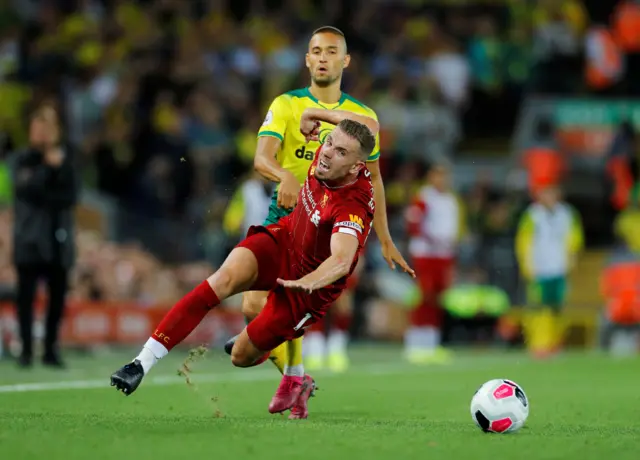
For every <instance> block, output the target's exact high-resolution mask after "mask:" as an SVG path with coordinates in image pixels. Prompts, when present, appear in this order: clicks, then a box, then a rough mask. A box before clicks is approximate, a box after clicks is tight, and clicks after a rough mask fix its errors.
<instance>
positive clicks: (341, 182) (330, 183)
mask: <svg viewBox="0 0 640 460" xmlns="http://www.w3.org/2000/svg"><path fill="white" fill-rule="evenodd" d="M358 174H359V173H356V174H349V175H348V176H345V177H343V178H342V179H337V180H325V181H323V182H324V184H325V185H326V186H327V187H329V188H342V187H347V186H349V185H351V184H354V183H355V182H356V181H357V180H358Z"/></svg>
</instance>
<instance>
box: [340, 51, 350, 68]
mask: <svg viewBox="0 0 640 460" xmlns="http://www.w3.org/2000/svg"><path fill="white" fill-rule="evenodd" d="M350 63H351V55H350V54H345V55H344V61H343V65H342V68H343V69H346V68H347V67H349V64H350Z"/></svg>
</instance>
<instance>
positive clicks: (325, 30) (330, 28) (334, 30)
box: [311, 26, 347, 53]
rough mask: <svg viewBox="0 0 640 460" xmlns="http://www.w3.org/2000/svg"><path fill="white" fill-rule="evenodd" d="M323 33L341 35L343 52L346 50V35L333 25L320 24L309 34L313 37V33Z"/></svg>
mask: <svg viewBox="0 0 640 460" xmlns="http://www.w3.org/2000/svg"><path fill="white" fill-rule="evenodd" d="M323 33H327V34H333V35H337V36H338V37H342V40H343V41H344V51H345V53H346V52H347V37H345V36H344V32H343V31H341V30H340V29H338V28H337V27H333V26H322V27H318V28H317V29H316V30H314V31H313V33H312V34H311V36H312V37H313V36H314V35H317V34H323Z"/></svg>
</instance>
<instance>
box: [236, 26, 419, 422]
mask: <svg viewBox="0 0 640 460" xmlns="http://www.w3.org/2000/svg"><path fill="white" fill-rule="evenodd" d="M350 59H351V58H350V56H349V54H348V53H347V45H346V40H345V37H344V34H343V33H342V32H341V31H340V30H338V29H336V28H334V27H322V28H320V29H317V30H316V31H315V32H314V33H313V35H312V37H311V40H310V41H309V49H308V52H307V54H306V56H305V63H306V66H307V68H308V69H309V73H310V75H311V85H310V86H309V87H307V88H303V89H298V90H294V91H290V92H287V93H284V94H281V95H280V96H278V97H276V98H275V99H274V100H273V102H272V103H271V106H270V107H269V109H268V111H267V114H266V116H265V119H264V122H263V124H262V126H261V128H260V130H259V132H258V145H257V148H256V155H255V158H254V167H255V169H256V171H258V172H259V173H260V174H261V175H262V176H264V177H265V178H267V179H269V180H272V181H274V182H277V183H278V187H277V189H276V192H275V193H274V195H273V199H272V201H271V205H270V208H269V215H268V217H267V219H266V221H265V223H264V224H265V225H267V224H271V223H275V222H277V221H278V220H279V219H280V218H282V217H284V216H286V215H288V214H289V213H291V211H292V210H293V208H294V206H295V204H296V201H297V197H298V192H299V191H300V188H301V185H302V184H303V183H304V180H305V178H306V175H307V172H308V170H309V167H310V165H311V163H312V161H313V157H314V153H315V151H316V150H317V149H318V147H319V146H320V144H321V143H322V142H323V141H324V138H325V136H326V135H327V134H328V133H329V132H330V130H331V129H333V127H334V126H335V125H337V124H338V123H339V122H340V120H341V119H344V118H349V119H352V120H354V121H358V122H360V123H363V124H365V125H370V124H371V123H370V122H371V121H373V122H374V123H375V124H377V117H376V114H375V112H374V111H373V110H371V109H370V108H368V107H367V106H365V105H364V104H362V103H361V102H359V101H357V100H356V99H354V98H352V97H350V96H348V95H347V94H345V93H343V92H342V91H341V81H342V74H343V70H344V68H346V67H348V65H349V62H350ZM305 111H313V113H314V116H313V120H316V121H320V122H321V124H320V127H319V131H318V136H317V140H309V141H308V139H306V138H305V136H304V135H303V134H302V133H301V132H300V123H301V120H302V118H303V113H305ZM372 119H373V120H372ZM379 156H380V142H379V137H378V136H377V135H376V146H375V149H374V150H373V152H372V154H371V156H370V157H369V159H368V163H367V167H368V169H369V171H370V172H371V180H372V184H373V186H374V191H375V201H376V213H375V216H374V223H373V227H374V230H375V231H376V234H377V236H378V240H379V241H380V245H381V248H382V254H383V257H384V258H385V260H386V261H387V263H388V264H389V266H390V267H391V268H392V269H395V267H396V264H397V265H399V266H400V267H401V268H402V269H403V270H404V271H405V272H407V273H409V274H410V275H411V276H414V277H415V274H414V272H413V270H412V269H411V267H410V266H409V265H408V264H407V262H406V261H405V260H404V258H403V257H402V255H401V254H400V252H399V251H398V249H397V248H396V246H395V244H394V243H393V241H392V239H391V235H390V234H389V228H388V222H387V215H386V205H385V196H384V185H383V183H382V178H381V175H380V168H379V166H378V162H377V159H378V158H379ZM266 297H267V293H266V292H265V293H263V292H246V293H244V295H243V300H242V312H243V314H244V315H245V318H246V319H247V321H251V320H252V319H253V318H255V317H256V316H257V315H258V313H259V312H260V311H261V310H262V308H263V307H264V305H265V302H266ZM234 341H235V338H232V339H231V340H229V341H228V342H227V344H226V345H225V351H226V352H227V353H229V354H231V350H232V348H233V343H234ZM270 360H271V361H272V362H273V363H274V364H275V365H276V367H278V369H279V370H280V372H281V373H282V376H283V377H282V380H281V383H280V386H279V387H278V390H277V391H276V394H275V396H274V397H273V399H272V401H271V404H270V406H269V407H270V410H271V409H272V406H274V405H275V406H277V407H278V408H282V407H288V408H290V409H291V415H290V416H289V418H293V419H300V418H307V401H308V399H309V396H311V395H312V394H313V391H314V388H315V382H314V381H313V379H312V378H311V377H310V376H309V375H306V374H305V373H304V366H303V363H302V338H299V339H295V340H292V341H289V342H286V343H284V344H282V345H281V346H279V347H278V348H276V349H275V350H273V351H272V352H271V356H270Z"/></svg>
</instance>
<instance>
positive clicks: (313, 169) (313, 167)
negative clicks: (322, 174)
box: [309, 165, 316, 176]
mask: <svg viewBox="0 0 640 460" xmlns="http://www.w3.org/2000/svg"><path fill="white" fill-rule="evenodd" d="M315 172H316V167H315V165H314V166H311V169H310V170H309V175H310V176H313V173H315Z"/></svg>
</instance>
